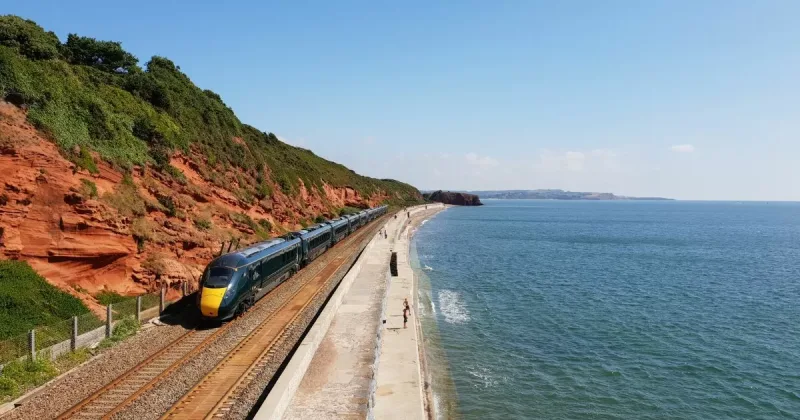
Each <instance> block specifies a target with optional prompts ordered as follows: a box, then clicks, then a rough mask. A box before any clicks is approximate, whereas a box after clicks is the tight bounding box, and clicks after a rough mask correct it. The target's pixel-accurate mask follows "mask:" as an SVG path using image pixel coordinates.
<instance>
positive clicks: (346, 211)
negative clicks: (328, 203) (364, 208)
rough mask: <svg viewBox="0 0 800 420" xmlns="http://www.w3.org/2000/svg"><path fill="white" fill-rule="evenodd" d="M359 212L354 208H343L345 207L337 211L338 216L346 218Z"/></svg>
mask: <svg viewBox="0 0 800 420" xmlns="http://www.w3.org/2000/svg"><path fill="white" fill-rule="evenodd" d="M360 211H361V209H357V208H355V207H349V206H345V207H342V208H341V209H339V216H347V215H350V214H355V213H358V212H360Z"/></svg>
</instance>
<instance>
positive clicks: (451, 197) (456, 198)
mask: <svg viewBox="0 0 800 420" xmlns="http://www.w3.org/2000/svg"><path fill="white" fill-rule="evenodd" d="M425 198H426V199H428V200H430V201H436V202H437V203H444V204H453V205H456V206H482V205H483V203H481V200H480V198H478V196H477V195H473V194H466V193H459V192H450V191H442V190H439V191H434V192H432V193H430V194H425Z"/></svg>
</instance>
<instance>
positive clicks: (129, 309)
mask: <svg viewBox="0 0 800 420" xmlns="http://www.w3.org/2000/svg"><path fill="white" fill-rule="evenodd" d="M111 313H112V319H114V320H118V319H123V318H135V317H136V298H132V299H125V300H123V301H121V302H117V303H115V304H113V305H111Z"/></svg>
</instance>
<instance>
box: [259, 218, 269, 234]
mask: <svg viewBox="0 0 800 420" xmlns="http://www.w3.org/2000/svg"><path fill="white" fill-rule="evenodd" d="M258 225H259V226H260V227H261V229H263V230H264V231H265V232H270V231H272V223H270V222H269V220H267V219H259V220H258Z"/></svg>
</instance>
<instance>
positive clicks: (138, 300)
mask: <svg viewBox="0 0 800 420" xmlns="http://www.w3.org/2000/svg"><path fill="white" fill-rule="evenodd" d="M136 322H142V297H141V296H136Z"/></svg>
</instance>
